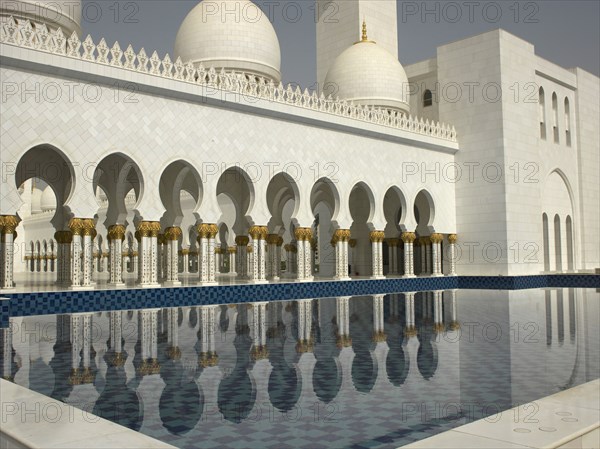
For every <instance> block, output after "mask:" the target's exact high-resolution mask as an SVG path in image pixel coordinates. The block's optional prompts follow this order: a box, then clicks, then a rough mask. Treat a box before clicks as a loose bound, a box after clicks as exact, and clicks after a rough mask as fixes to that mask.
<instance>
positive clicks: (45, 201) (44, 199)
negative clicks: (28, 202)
mask: <svg viewBox="0 0 600 449" xmlns="http://www.w3.org/2000/svg"><path fill="white" fill-rule="evenodd" d="M40 208H41V209H42V212H47V211H50V210H56V195H55V194H54V191H53V190H52V188H51V187H50V186H48V187H46V188H45V189H44V192H43V193H42V196H41V199H40Z"/></svg>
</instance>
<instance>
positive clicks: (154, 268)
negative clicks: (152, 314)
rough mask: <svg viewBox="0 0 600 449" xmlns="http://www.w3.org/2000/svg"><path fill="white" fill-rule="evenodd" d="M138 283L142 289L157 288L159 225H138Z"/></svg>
mask: <svg viewBox="0 0 600 449" xmlns="http://www.w3.org/2000/svg"><path fill="white" fill-rule="evenodd" d="M137 233H138V236H139V247H138V257H139V260H138V264H139V270H138V272H139V279H138V281H139V283H140V285H141V286H142V287H153V286H158V285H159V284H158V242H157V239H158V234H159V233H160V223H159V222H157V221H142V222H140V224H139V225H138V228H137Z"/></svg>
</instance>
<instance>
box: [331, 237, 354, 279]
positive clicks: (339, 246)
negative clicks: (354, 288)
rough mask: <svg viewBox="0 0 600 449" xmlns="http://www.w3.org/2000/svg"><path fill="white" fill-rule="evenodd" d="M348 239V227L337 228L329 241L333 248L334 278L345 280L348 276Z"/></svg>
mask: <svg viewBox="0 0 600 449" xmlns="http://www.w3.org/2000/svg"><path fill="white" fill-rule="evenodd" d="M349 240H350V229H337V230H336V231H335V232H334V233H333V239H332V241H331V243H332V245H333V247H334V248H335V273H334V279H337V280H340V281H345V280H349V279H350V276H348V241H349Z"/></svg>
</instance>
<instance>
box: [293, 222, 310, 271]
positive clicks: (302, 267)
mask: <svg viewBox="0 0 600 449" xmlns="http://www.w3.org/2000/svg"><path fill="white" fill-rule="evenodd" d="M294 235H295V237H296V241H297V243H298V247H297V249H298V252H297V253H296V260H297V265H296V266H297V273H296V279H297V280H299V281H308V280H312V278H313V276H312V247H311V241H312V229H311V228H296V230H295V231H294Z"/></svg>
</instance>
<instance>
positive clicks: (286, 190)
mask: <svg viewBox="0 0 600 449" xmlns="http://www.w3.org/2000/svg"><path fill="white" fill-rule="evenodd" d="M267 206H268V207H269V212H270V213H271V220H270V221H269V223H268V227H269V233H270V234H275V235H279V236H280V237H283V240H284V242H285V243H289V242H291V241H293V240H294V238H295V237H294V235H293V228H294V226H293V224H292V223H293V221H294V220H295V218H296V214H297V212H298V208H299V206H300V192H299V189H298V185H297V184H296V182H295V181H294V179H293V178H292V177H291V176H290V175H288V174H287V173H278V174H276V175H275V176H273V178H272V179H271V181H270V182H269V185H268V186H267ZM317 235H318V232H317ZM316 253H317V256H318V251H316ZM269 257H271V255H270V254H269ZM282 258H285V267H286V270H287V269H288V268H289V265H290V263H289V262H290V261H288V260H287V254H282ZM279 263H281V261H279ZM315 268H316V269H318V268H319V267H318V266H315ZM273 274H275V273H273Z"/></svg>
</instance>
